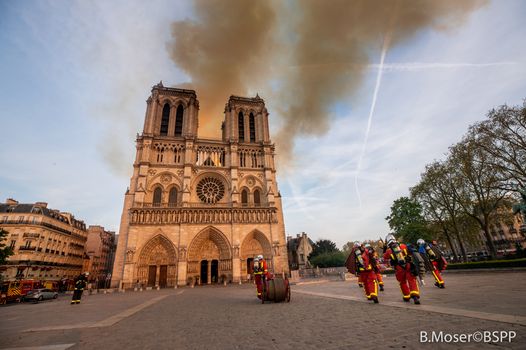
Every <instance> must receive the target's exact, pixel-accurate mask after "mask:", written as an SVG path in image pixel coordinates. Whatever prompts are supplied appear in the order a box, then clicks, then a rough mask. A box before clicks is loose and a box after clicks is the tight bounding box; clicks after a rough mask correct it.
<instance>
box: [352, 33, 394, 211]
mask: <svg viewBox="0 0 526 350" xmlns="http://www.w3.org/2000/svg"><path fill="white" fill-rule="evenodd" d="M389 38H390V35H389V33H388V34H387V35H386V36H385V37H384V43H383V45H382V55H381V57H380V65H379V67H378V74H377V75H376V85H375V86H374V93H373V101H372V103H371V109H370V110H369V118H368V119H367V128H366V129H365V139H364V141H363V146H362V152H361V153H360V158H359V159H358V165H357V166H356V174H355V175H354V187H355V189H356V195H357V196H358V203H359V205H360V209H362V197H361V196H360V189H359V186H358V175H359V174H360V168H361V166H362V160H363V156H364V154H365V149H366V147H367V140H368V139H369V132H370V131H371V123H372V121H373V114H374V109H375V107H376V98H377V97H378V90H380V84H381V82H382V74H383V67H384V61H385V55H386V53H387V48H388V45H389Z"/></svg>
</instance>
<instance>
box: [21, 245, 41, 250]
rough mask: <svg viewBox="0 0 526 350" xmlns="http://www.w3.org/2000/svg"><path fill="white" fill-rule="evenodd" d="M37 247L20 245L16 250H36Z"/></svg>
mask: <svg viewBox="0 0 526 350" xmlns="http://www.w3.org/2000/svg"><path fill="white" fill-rule="evenodd" d="M36 249H37V247H26V246H21V247H19V248H18V250H36Z"/></svg>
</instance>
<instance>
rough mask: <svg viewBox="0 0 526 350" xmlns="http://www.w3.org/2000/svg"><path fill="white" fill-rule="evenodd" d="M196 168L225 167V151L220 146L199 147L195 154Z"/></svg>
mask: <svg viewBox="0 0 526 350" xmlns="http://www.w3.org/2000/svg"><path fill="white" fill-rule="evenodd" d="M195 164H196V165H197V166H211V167H224V166H226V149H225V147H224V146H220V145H199V146H197V150H196V153H195Z"/></svg>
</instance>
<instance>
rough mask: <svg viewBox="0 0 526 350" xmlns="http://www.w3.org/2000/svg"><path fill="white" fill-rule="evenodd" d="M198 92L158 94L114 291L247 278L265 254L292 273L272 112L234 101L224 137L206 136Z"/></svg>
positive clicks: (140, 152) (129, 198)
mask: <svg viewBox="0 0 526 350" xmlns="http://www.w3.org/2000/svg"><path fill="white" fill-rule="evenodd" d="M198 111H199V102H198V100H197V96H196V93H195V91H193V90H184V89H177V88H171V87H164V86H163V85H162V83H159V84H157V85H156V86H154V87H153V88H152V94H151V96H150V97H149V98H148V100H147V108H146V118H145V122H144V130H143V133H142V135H140V136H139V137H138V138H137V153H136V157H135V162H134V164H133V169H134V171H133V176H132V178H131V182H130V188H129V190H128V191H127V193H126V195H125V198H124V209H123V213H122V217H121V223H120V231H119V241H118V246H117V253H116V257H115V265H114V270H113V274H112V285H113V286H114V287H121V288H129V287H133V286H135V285H136V284H137V283H140V284H141V285H142V286H151V287H155V286H159V287H173V286H176V285H185V284H187V283H192V282H193V281H195V282H200V283H202V284H210V283H218V282H222V281H227V282H228V281H232V282H239V281H241V280H246V279H247V276H248V274H250V273H251V272H252V271H251V262H252V258H253V257H254V256H255V255H259V254H261V255H263V256H264V257H265V258H266V259H267V261H268V262H269V265H270V268H271V270H273V271H274V272H275V273H281V272H288V261H287V251H286V240H285V227H284V223H283V212H282V206H281V198H280V195H279V191H278V188H277V183H276V168H275V166H274V145H273V144H272V143H271V141H270V135H269V127H268V112H267V109H266V108H265V102H264V101H263V100H262V99H261V98H260V97H259V96H256V97H254V98H245V97H238V96H230V98H229V100H228V103H227V104H226V106H225V120H224V122H223V124H222V131H223V133H222V135H223V136H222V139H221V140H214V139H203V138H198V137H197V129H198V125H199V123H198Z"/></svg>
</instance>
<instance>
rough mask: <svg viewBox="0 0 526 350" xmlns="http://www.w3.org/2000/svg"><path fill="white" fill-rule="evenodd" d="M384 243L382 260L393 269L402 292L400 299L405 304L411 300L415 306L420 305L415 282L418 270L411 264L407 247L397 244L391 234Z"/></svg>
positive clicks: (418, 292)
mask: <svg viewBox="0 0 526 350" xmlns="http://www.w3.org/2000/svg"><path fill="white" fill-rule="evenodd" d="M385 241H386V242H387V246H386V248H387V250H386V251H385V253H384V260H385V261H389V262H390V263H391V266H393V268H394V269H395V276H396V280H397V281H398V283H400V289H401V290H402V298H403V299H404V301H405V302H409V301H410V300H411V299H413V301H414V303H415V304H417V305H418V304H420V291H419V290H418V283H417V281H416V276H418V269H417V267H416V266H415V265H414V264H413V262H412V256H411V255H410V254H409V252H408V250H407V246H406V245H405V244H403V243H398V242H397V241H396V239H395V237H394V236H393V235H391V234H389V235H387V237H386V238H385Z"/></svg>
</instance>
